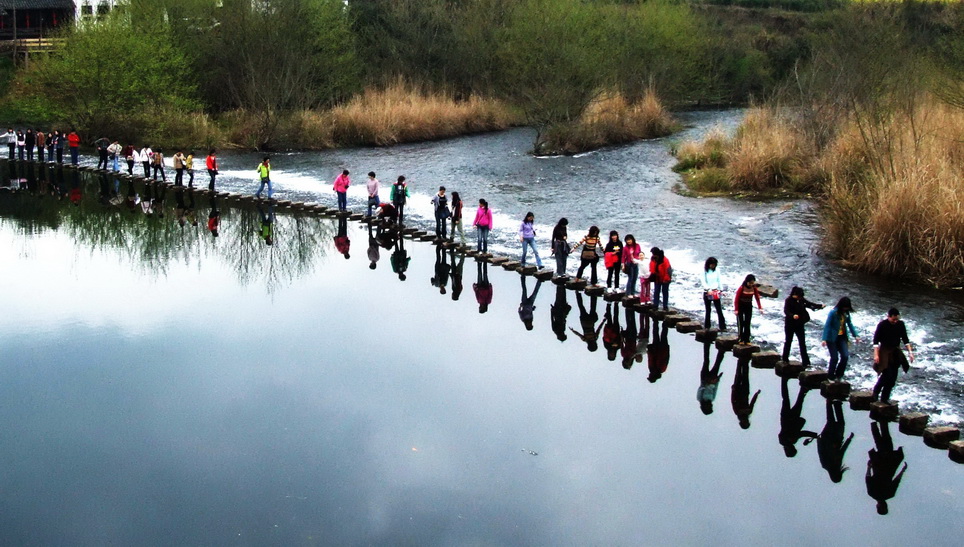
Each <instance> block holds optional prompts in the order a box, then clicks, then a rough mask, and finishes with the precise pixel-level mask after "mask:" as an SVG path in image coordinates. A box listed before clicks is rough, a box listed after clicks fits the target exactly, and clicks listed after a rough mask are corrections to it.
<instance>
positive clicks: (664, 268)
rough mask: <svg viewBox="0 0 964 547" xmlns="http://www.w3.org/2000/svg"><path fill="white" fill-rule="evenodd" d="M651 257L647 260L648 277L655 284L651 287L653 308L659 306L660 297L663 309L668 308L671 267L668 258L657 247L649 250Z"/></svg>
mask: <svg viewBox="0 0 964 547" xmlns="http://www.w3.org/2000/svg"><path fill="white" fill-rule="evenodd" d="M649 252H650V254H651V255H652V259H651V260H650V261H649V278H650V280H652V282H653V283H654V284H655V287H654V289H653V308H659V302H660V300H661V298H660V297H662V302H663V309H664V310H668V309H669V284H670V282H671V281H672V280H673V267H672V266H670V263H669V259H668V258H666V255H665V254H664V253H663V250H662V249H660V248H659V247H653V248H652V249H650V250H649Z"/></svg>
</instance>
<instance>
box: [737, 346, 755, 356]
mask: <svg viewBox="0 0 964 547" xmlns="http://www.w3.org/2000/svg"><path fill="white" fill-rule="evenodd" d="M758 351H760V346H758V345H756V344H737V345H735V346H733V355H736V356H737V357H751V356H752V355H753V354H754V353H757V352H758Z"/></svg>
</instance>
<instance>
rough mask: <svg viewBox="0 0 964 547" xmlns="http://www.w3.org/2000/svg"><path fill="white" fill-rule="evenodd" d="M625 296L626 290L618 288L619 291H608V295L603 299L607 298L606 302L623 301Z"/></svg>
mask: <svg viewBox="0 0 964 547" xmlns="http://www.w3.org/2000/svg"><path fill="white" fill-rule="evenodd" d="M624 296H626V292H625V291H622V290H618V291H613V292H609V293H606V296H605V297H603V300H605V301H606V302H621V301H622V300H623V297H624Z"/></svg>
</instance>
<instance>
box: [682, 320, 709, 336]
mask: <svg viewBox="0 0 964 547" xmlns="http://www.w3.org/2000/svg"><path fill="white" fill-rule="evenodd" d="M701 328H703V323H700V322H699V321H683V322H682V323H676V331H677V332H682V333H684V334H688V333H691V332H696V331H698V330H700V329H701Z"/></svg>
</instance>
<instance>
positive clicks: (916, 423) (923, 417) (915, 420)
mask: <svg viewBox="0 0 964 547" xmlns="http://www.w3.org/2000/svg"><path fill="white" fill-rule="evenodd" d="M930 419H931V417H930V416H928V415H927V414H924V413H923V412H908V413H907V414H901V415H900V419H899V420H898V423H899V424H900V425H899V429H900V432H901V433H904V434H905V435H917V436H918V437H919V436H921V435H923V434H924V430H925V429H927V422H928V421H930Z"/></svg>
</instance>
